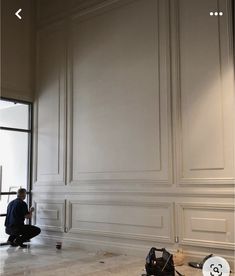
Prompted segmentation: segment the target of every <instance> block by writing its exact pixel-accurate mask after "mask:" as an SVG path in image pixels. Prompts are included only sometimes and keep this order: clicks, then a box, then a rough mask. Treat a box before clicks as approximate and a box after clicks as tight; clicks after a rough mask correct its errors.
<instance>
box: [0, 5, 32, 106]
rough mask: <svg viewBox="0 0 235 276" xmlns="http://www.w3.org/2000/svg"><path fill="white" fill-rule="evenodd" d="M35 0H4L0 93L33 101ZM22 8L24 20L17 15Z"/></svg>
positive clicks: (8, 96) (4, 95) (2, 6)
mask: <svg viewBox="0 0 235 276" xmlns="http://www.w3.org/2000/svg"><path fill="white" fill-rule="evenodd" d="M33 3H34V1H27V0H11V1H7V0H2V1H1V93H0V95H1V96H3V97H7V98H12V99H18V100H26V101H33V97H34V81H35V78H34V68H35V62H34V58H35V51H34V48H35V38H34V7H33V5H34V4H33ZM19 8H21V9H22V12H21V15H22V20H19V19H18V18H17V17H16V16H15V12H16V11H17V10H18V9H19Z"/></svg>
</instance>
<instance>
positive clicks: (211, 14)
mask: <svg viewBox="0 0 235 276" xmlns="http://www.w3.org/2000/svg"><path fill="white" fill-rule="evenodd" d="M222 15H223V12H210V16H222Z"/></svg>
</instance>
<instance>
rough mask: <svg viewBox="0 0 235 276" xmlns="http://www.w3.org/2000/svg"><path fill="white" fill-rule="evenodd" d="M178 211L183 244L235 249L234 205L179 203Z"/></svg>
mask: <svg viewBox="0 0 235 276" xmlns="http://www.w3.org/2000/svg"><path fill="white" fill-rule="evenodd" d="M176 212H177V215H178V223H179V236H180V243H181V244H185V245H195V246H196V245H198V246H204V247H215V248H224V249H233V247H234V207H233V206H232V205H226V204H198V203H197V204H196V203H195V204H194V203H182V204H181V203H179V204H177V209H176Z"/></svg>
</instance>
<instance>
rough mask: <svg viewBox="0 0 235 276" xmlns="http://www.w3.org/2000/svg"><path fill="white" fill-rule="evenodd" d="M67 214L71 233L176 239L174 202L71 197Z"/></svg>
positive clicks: (166, 240)
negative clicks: (98, 200)
mask: <svg viewBox="0 0 235 276" xmlns="http://www.w3.org/2000/svg"><path fill="white" fill-rule="evenodd" d="M123 214H125V216H123ZM67 217H68V219H69V224H68V229H69V231H68V232H69V233H77V234H86V235H87V234H89V235H95V236H96V235H98V236H106V237H116V238H128V239H136V240H147V241H162V242H170V243H172V242H173V232H174V229H173V205H172V204H171V203H156V204H155V203H154V204H150V203H142V204H141V203H133V202H132V203H131V202H119V203H112V202H93V201H69V206H68V214H67ZM143 218H145V219H144V220H143Z"/></svg>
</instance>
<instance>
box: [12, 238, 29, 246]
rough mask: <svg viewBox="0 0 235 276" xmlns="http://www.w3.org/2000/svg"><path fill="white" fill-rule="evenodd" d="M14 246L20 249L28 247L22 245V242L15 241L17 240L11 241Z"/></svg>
mask: <svg viewBox="0 0 235 276" xmlns="http://www.w3.org/2000/svg"><path fill="white" fill-rule="evenodd" d="M13 243H14V246H20V247H21V248H27V247H28V246H27V245H26V244H23V242H20V241H17V239H15V240H14V241H13Z"/></svg>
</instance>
